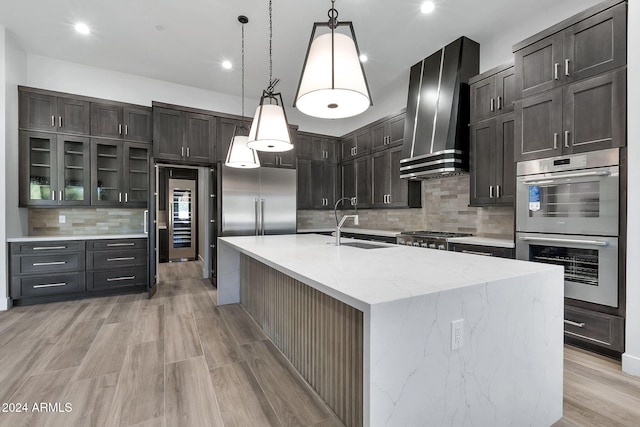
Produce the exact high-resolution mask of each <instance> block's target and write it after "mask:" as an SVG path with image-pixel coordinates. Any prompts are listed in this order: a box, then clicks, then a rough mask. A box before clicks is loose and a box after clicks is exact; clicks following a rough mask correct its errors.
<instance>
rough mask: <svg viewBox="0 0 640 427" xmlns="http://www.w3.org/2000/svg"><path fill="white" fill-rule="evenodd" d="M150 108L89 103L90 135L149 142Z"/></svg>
mask: <svg viewBox="0 0 640 427" xmlns="http://www.w3.org/2000/svg"><path fill="white" fill-rule="evenodd" d="M151 122H152V112H151V108H145V107H133V106H126V107H125V106H122V105H120V104H115V103H114V104H110V103H97V102H92V103H91V135H92V136H99V137H104V138H122V139H127V140H132V141H143V142H151V138H152V126H151Z"/></svg>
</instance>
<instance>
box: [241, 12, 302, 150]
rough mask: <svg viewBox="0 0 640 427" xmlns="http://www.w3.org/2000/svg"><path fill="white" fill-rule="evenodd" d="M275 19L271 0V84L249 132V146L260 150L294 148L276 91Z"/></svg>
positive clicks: (279, 95) (263, 95) (261, 101)
mask: <svg viewBox="0 0 640 427" xmlns="http://www.w3.org/2000/svg"><path fill="white" fill-rule="evenodd" d="M272 45H273V20H272V8H271V0H269V86H268V87H267V89H266V90H264V91H262V97H261V98H260V104H259V105H258V108H257V109H256V114H255V116H253V122H252V123H251V131H250V132H249V142H248V144H247V145H248V146H249V147H250V148H253V149H254V150H258V151H271V152H281V151H289V150H291V149H293V144H292V143H291V137H290V136H289V124H288V122H287V115H286V114H285V112H284V103H283V102H282V94H280V93H274V92H273V91H274V89H275V86H276V85H277V84H278V82H279V79H274V78H273V59H272Z"/></svg>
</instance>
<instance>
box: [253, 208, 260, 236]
mask: <svg viewBox="0 0 640 427" xmlns="http://www.w3.org/2000/svg"><path fill="white" fill-rule="evenodd" d="M253 202H254V207H255V211H256V216H255V228H256V236H259V235H260V208H259V207H258V199H253Z"/></svg>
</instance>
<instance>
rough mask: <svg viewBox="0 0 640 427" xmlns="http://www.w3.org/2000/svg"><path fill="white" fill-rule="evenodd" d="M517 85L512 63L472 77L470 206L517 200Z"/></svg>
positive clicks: (493, 204) (492, 204) (508, 202)
mask: <svg viewBox="0 0 640 427" xmlns="http://www.w3.org/2000/svg"><path fill="white" fill-rule="evenodd" d="M514 88H515V81H514V68H513V65H512V64H505V65H501V66H499V67H496V68H493V69H491V70H489V71H487V72H485V73H482V74H479V75H477V76H475V77H472V78H471V79H470V89H471V99H470V102H471V106H470V107H471V108H470V113H471V126H470V144H469V186H470V189H469V205H470V206H495V205H513V203H514V201H515V163H514V162H515V158H514V154H513V152H514V131H515V130H514V123H515V120H514V114H513V113H512V111H513V109H514V106H513V102H514Z"/></svg>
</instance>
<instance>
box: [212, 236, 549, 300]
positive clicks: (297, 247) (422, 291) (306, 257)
mask: <svg viewBox="0 0 640 427" xmlns="http://www.w3.org/2000/svg"><path fill="white" fill-rule="evenodd" d="M219 240H220V241H221V242H224V243H226V244H228V245H230V246H231V247H232V248H234V249H236V250H238V251H240V252H241V253H245V254H247V255H250V256H252V257H253V258H255V259H258V260H259V261H261V262H263V263H264V264H267V265H269V266H271V267H273V268H275V269H277V270H279V271H281V272H283V273H285V274H287V275H288V276H291V277H293V278H295V279H297V280H300V281H302V282H304V283H307V284H309V285H310V286H313V287H314V288H316V289H318V290H319V291H321V292H324V293H326V294H328V295H331V296H333V297H334V298H337V299H339V300H341V301H343V302H345V303H347V304H349V305H351V306H353V307H356V308H358V309H360V310H363V311H368V310H369V309H370V308H371V305H374V304H384V303H388V302H392V301H398V300H403V299H406V298H411V297H415V296H420V295H427V294H433V293H438V292H443V291H449V290H454V289H459V288H464V287H467V286H475V285H482V284H485V283H487V282H492V281H498V280H503V279H510V278H515V277H520V276H525V275H529V274H535V273H538V272H544V271H549V270H553V269H558V268H561V267H558V266H554V265H550V264H542V263H532V262H525V261H517V260H510V259H504V258H497V257H496V258H491V257H478V256H472V255H467V254H463V253H459V252H449V251H439V250H429V249H424V248H414V247H409V246H401V245H391V244H382V243H379V245H384V246H386V247H385V248H377V249H362V248H355V247H350V246H344V245H343V246H335V245H334V238H333V237H330V236H321V235H317V234H296V235H281V236H241V237H223V238H219ZM348 241H357V240H353V239H342V242H343V243H346V242H348Z"/></svg>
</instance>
